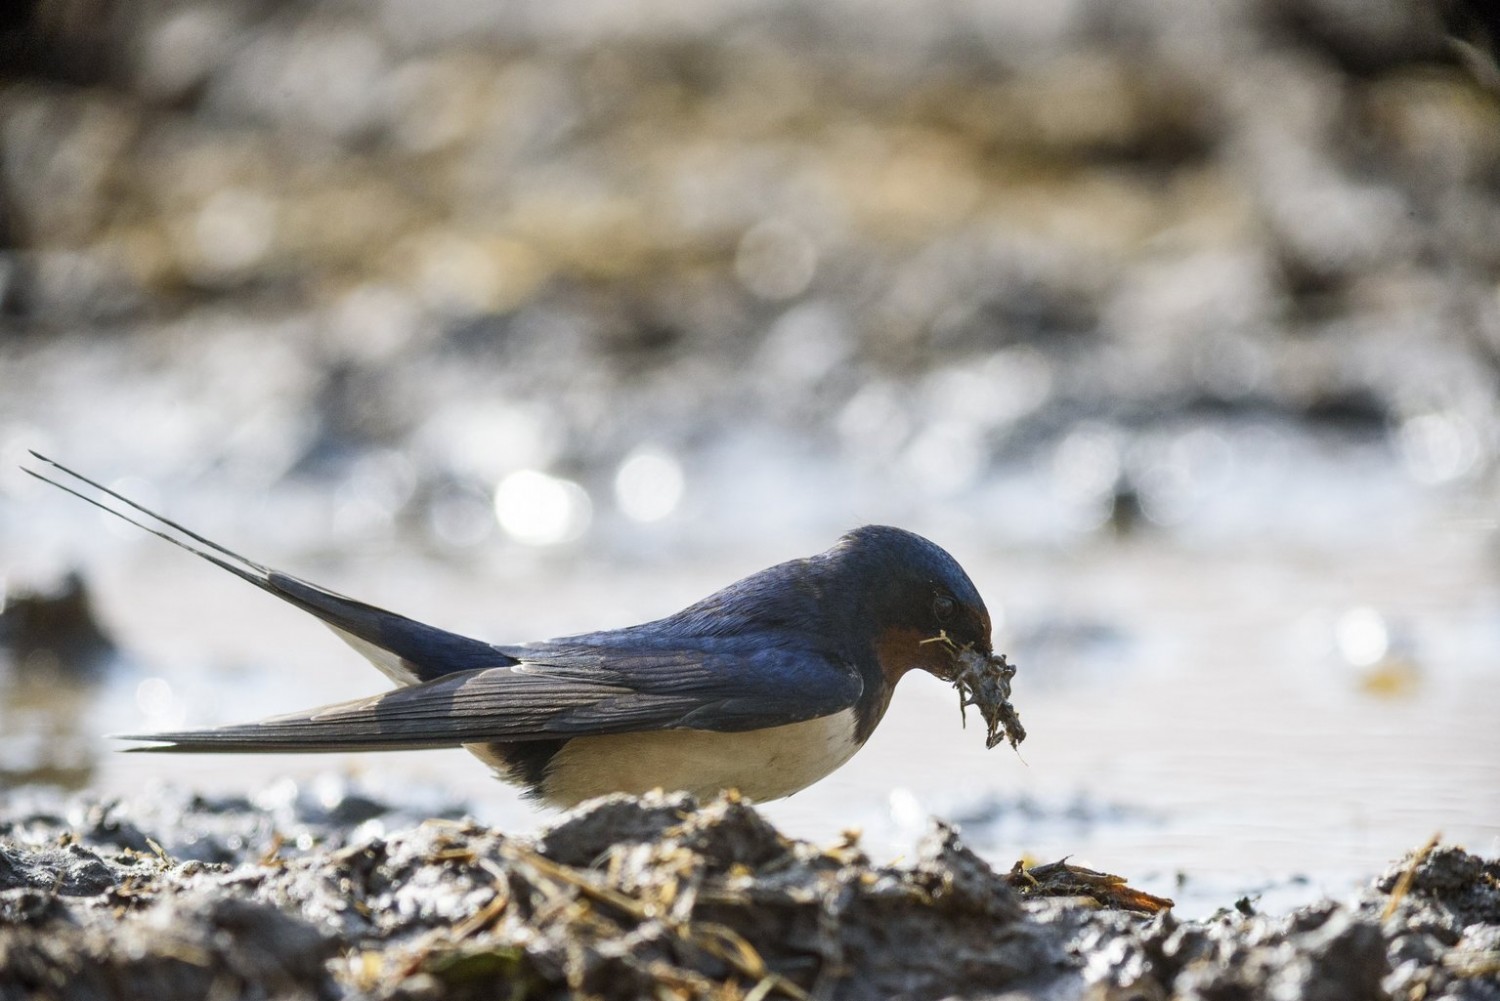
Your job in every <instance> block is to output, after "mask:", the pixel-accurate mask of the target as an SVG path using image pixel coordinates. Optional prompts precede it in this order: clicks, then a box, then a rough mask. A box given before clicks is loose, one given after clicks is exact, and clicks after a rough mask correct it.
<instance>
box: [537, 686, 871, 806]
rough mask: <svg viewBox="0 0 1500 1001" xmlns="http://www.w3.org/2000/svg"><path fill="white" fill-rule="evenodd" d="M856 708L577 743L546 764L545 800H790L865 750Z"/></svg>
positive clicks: (561, 802) (581, 739) (580, 739)
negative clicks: (666, 796) (782, 721)
mask: <svg viewBox="0 0 1500 1001" xmlns="http://www.w3.org/2000/svg"><path fill="white" fill-rule="evenodd" d="M855 729H856V718H855V713H854V711H853V710H852V709H850V710H845V711H843V712H839V713H834V714H833V715H831V716H824V717H821V718H819V719H813V720H806V721H804V722H801V723H789V724H786V725H785V726H775V727H768V728H766V729H764V730H749V731H746V732H743V733H717V732H713V731H709V730H657V731H653V732H649V733H623V734H609V735H605V736H599V737H575V738H574V739H572V740H570V741H568V742H567V743H566V744H565V745H564V746H563V747H562V748H561V749H560V750H559V751H558V752H557V754H556V755H555V756H554V757H553V759H552V761H551V762H550V763H549V764H548V765H547V771H546V778H545V779H544V781H543V783H542V789H541V793H542V798H543V799H545V800H547V801H548V802H550V803H554V804H556V805H559V806H571V805H573V804H575V803H579V802H582V801H583V800H585V799H589V798H591V797H593V796H602V795H604V794H606V793H612V792H631V793H643V792H647V791H649V790H651V789H656V788H662V789H666V790H668V791H671V790H677V789H685V790H687V791H688V792H691V793H693V794H694V795H696V796H699V797H700V798H703V797H709V796H713V795H716V794H717V793H719V792H721V791H723V790H725V789H738V790H739V791H740V792H742V793H744V794H745V795H746V796H748V797H750V798H751V799H754V800H757V801H759V802H765V801H766V800H772V799H779V798H781V797H782V796H789V795H791V794H792V793H794V792H796V791H797V790H799V789H802V788H805V787H806V786H809V785H811V784H812V783H814V782H816V781H817V780H818V779H820V778H822V777H823V776H825V775H827V774H828V773H829V772H831V771H833V770H834V769H835V768H838V767H839V766H840V765H842V764H843V763H844V762H846V761H848V760H849V758H850V757H851V756H852V755H853V754H854V752H855V751H857V750H859V747H860V744H861V743H863V741H861V740H859V739H857V738H856V735H855Z"/></svg>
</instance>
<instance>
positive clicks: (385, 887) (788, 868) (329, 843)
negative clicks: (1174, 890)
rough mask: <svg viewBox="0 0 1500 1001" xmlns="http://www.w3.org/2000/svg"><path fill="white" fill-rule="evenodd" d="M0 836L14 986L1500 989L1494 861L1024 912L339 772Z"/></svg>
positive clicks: (791, 851) (720, 831)
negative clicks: (521, 816) (445, 803)
mask: <svg viewBox="0 0 1500 1001" xmlns="http://www.w3.org/2000/svg"><path fill="white" fill-rule="evenodd" d="M0 816H3V820H0V998H3V999H5V1001H11V999H13V998H14V999H20V998H68V999H80V1001H81V999H104V998H146V997H149V998H155V999H170V998H208V997H213V998H219V997H223V998H229V997H244V998H347V997H374V998H411V999H417V998H439V997H442V998H469V997H473V998H481V997H482V998H550V997H563V996H579V995H583V996H590V997H602V998H638V997H659V998H675V997H683V998H689V997H691V998H697V997H704V998H707V997H714V998H738V997H753V998H756V999H761V998H770V997H789V998H802V997H819V998H942V997H966V998H995V997H1023V996H1024V997H1046V998H1072V997H1099V998H1142V999H1148V998H1164V997H1182V998H1204V999H1238V998H1251V997H1273V998H1308V999H1345V998H1349V999H1353V998H1377V997H1393V998H1413V999H1416V998H1466V999H1496V998H1500V860H1494V859H1490V860H1486V859H1481V858H1478V857H1476V856H1474V855H1470V854H1468V853H1466V852H1465V851H1464V850H1462V849H1461V848H1458V847H1453V846H1439V847H1431V846H1429V847H1428V848H1427V849H1425V850H1422V851H1419V852H1416V853H1413V855H1412V856H1411V857H1408V858H1407V859H1404V860H1400V861H1398V862H1396V863H1395V864H1393V865H1392V867H1391V868H1390V870H1389V871H1388V872H1386V873H1385V874H1384V875H1382V876H1380V877H1378V878H1376V879H1374V880H1373V881H1372V882H1371V883H1370V885H1369V886H1368V887H1367V888H1366V889H1365V890H1364V891H1363V892H1362V893H1361V894H1360V895H1359V896H1358V898H1357V899H1354V900H1352V901H1345V902H1336V901H1324V902H1321V903H1317V904H1314V905H1312V906H1308V907H1304V908H1301V909H1298V910H1296V911H1294V912H1292V913H1290V914H1285V915H1274V916H1273V915H1262V914H1257V913H1255V910H1254V908H1253V906H1252V905H1250V904H1249V903H1248V902H1243V901H1242V902H1240V903H1239V905H1238V906H1236V904H1235V902H1234V901H1226V902H1225V903H1226V907H1225V909H1224V910H1223V911H1222V912H1221V913H1220V914H1218V915H1216V916H1214V917H1213V918H1211V919H1209V920H1204V921H1187V920H1178V919H1176V918H1174V917H1173V915H1172V914H1171V912H1170V911H1167V912H1162V913H1159V914H1156V915H1154V916H1151V915H1142V914H1133V913H1127V912H1123V911H1118V910H1111V909H1106V908H1101V907H1100V906H1099V905H1098V904H1097V903H1095V902H1093V901H1091V900H1088V899H1080V898H1052V899H1034V898H1027V897H1023V896H1022V895H1021V894H1019V893H1018V892H1017V891H1016V890H1015V889H1013V888H1012V885H1011V882H1010V880H1008V879H1007V878H1006V875H1005V874H1003V873H998V872H996V871H995V870H993V869H992V868H990V866H989V865H988V864H987V863H985V862H984V861H983V860H981V859H980V858H979V857H978V856H977V855H975V854H974V853H973V852H972V851H970V850H969V849H968V848H967V847H965V845H964V842H963V837H962V833H961V832H960V831H958V830H956V829H954V828H952V827H950V826H947V825H944V824H941V823H935V825H934V828H933V830H932V831H931V833H930V834H929V836H928V837H927V838H926V840H925V841H924V842H923V843H922V845H921V847H920V848H919V850H918V852H917V853H916V856H915V858H913V859H910V860H907V861H904V862H900V863H896V864H876V863H873V862H872V861H871V860H870V859H869V858H868V857H866V855H865V854H864V853H863V852H862V851H861V850H860V848H859V847H858V844H857V843H856V842H855V841H854V840H852V839H851V840H848V841H846V842H845V843H841V844H835V845H831V846H826V845H825V846H818V845H813V844H809V843H807V842H802V841H796V840H792V839H789V838H786V837H784V836H783V835H781V834H780V833H778V832H777V831H776V830H775V829H774V828H773V827H772V826H771V825H770V824H769V823H768V822H767V821H766V820H764V819H763V818H762V817H761V816H760V815H759V814H758V813H757V811H756V810H755V809H754V808H753V807H751V806H749V805H748V804H744V803H741V802H739V801H736V800H733V799H729V800H720V801H717V802H713V803H708V804H703V805H699V804H696V803H694V802H693V801H692V800H690V799H688V798H686V797H683V796H674V797H661V796H655V797H646V798H643V799H634V798H628V797H615V798H611V799H606V800H601V801H598V802H596V803H594V804H592V805H590V806H586V807H584V808H581V809H580V810H578V811H575V812H573V813H570V814H567V815H564V816H562V817H561V818H559V819H558V821H557V822H556V823H555V824H553V825H552V826H551V827H549V828H547V829H545V830H543V831H542V832H541V833H539V834H538V835H536V836H535V837H518V836H509V835H507V834H505V833H504V832H501V831H497V830H492V829H488V828H485V827H482V826H479V825H477V824H475V823H473V822H471V821H468V820H466V819H464V818H462V817H461V816H456V815H455V816H446V817H436V818H427V819H421V818H419V817H417V816H415V815H413V814H410V813H406V812H403V811H402V810H401V809H399V808H396V807H393V806H391V805H389V804H386V803H381V802H377V801H375V800H374V799H372V798H370V797H368V796H366V795H363V794H361V793H359V792H358V791H355V790H352V789H350V788H348V787H343V786H339V785H338V784H337V783H329V784H325V786H324V787H322V788H321V789H320V790H316V791H313V790H302V791H301V792H300V793H299V794H298V795H295V796H289V797H282V798H281V800H280V801H279V802H278V803H277V804H275V805H272V804H269V803H261V804H256V803H252V802H250V801H248V800H245V799H226V800H217V801H216V800H208V799H204V798H201V797H193V798H179V797H178V794H173V793H161V794H152V795H147V796H143V797H140V798H138V799H135V800H133V801H131V802H129V803H125V802H113V803H111V802H99V801H97V800H91V799H89V798H88V797H86V796H85V797H75V798H72V799H65V798H63V797H61V796H52V795H50V794H45V793H37V792H35V791H30V792H26V793H24V794H17V795H13V796H11V798H10V799H9V800H8V801H7V802H6V803H5V805H4V810H3V814H0Z"/></svg>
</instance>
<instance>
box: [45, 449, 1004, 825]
mask: <svg viewBox="0 0 1500 1001" xmlns="http://www.w3.org/2000/svg"><path fill="white" fill-rule="evenodd" d="M31 454H32V455H33V456H34V458H35V459H36V460H38V461H39V462H41V463H43V464H45V467H44V468H45V472H39V471H37V470H34V469H31V468H29V467H23V468H25V470H26V472H28V473H30V474H31V475H33V476H36V477H37V478H38V479H41V480H43V481H45V482H47V483H50V484H52V485H53V486H55V487H58V488H59V489H61V490H64V491H66V492H68V493H70V494H73V495H74V496H75V497H79V498H81V499H83V500H85V501H87V502H88V503H90V504H93V505H95V506H96V507H100V508H102V509H104V510H106V511H109V512H110V513H112V514H114V515H117V516H118V517H120V518H123V519H124V520H126V521H128V522H130V523H131V524H133V525H135V526H137V527H138V528H141V529H143V530H144V531H146V532H149V533H151V534H153V535H156V536H158V537H160V538H162V539H165V540H167V541H168V542H171V543H172V544H174V545H176V546H179V547H181V548H182V549H185V550H187V551H188V552H190V553H193V554H194V555H196V556H198V557H200V558H202V559H204V560H207V561H208V562H210V563H212V564H214V565H216V566H218V567H220V568H222V569H224V570H226V571H228V572H229V573H232V574H234V575H235V576H236V577H239V578H240V579H242V580H245V581H248V582H249V583H251V584H253V585H255V586H256V587H258V588H260V589H261V590H263V591H266V592H268V593H269V594H272V595H274V596H276V597H277V598H280V599H281V600H282V601H285V602H287V603H288V604H290V605H292V606H294V607H296V608H299V609H301V610H302V611H304V612H306V613H308V614H311V615H313V616H314V617H316V618H318V619H320V620H321V621H322V622H323V623H324V624H325V625H326V626H328V627H329V628H330V629H332V630H333V632H334V633H335V634H336V635H337V636H339V637H340V638H341V639H342V640H344V641H345V642H346V643H347V644H348V645H349V646H351V647H353V648H354V649H355V650H356V651H357V652H358V653H360V654H362V655H363V656H364V657H365V658H366V659H367V660H368V661H369V662H370V663H371V664H372V665H374V666H375V667H376V668H377V669H378V670H379V671H380V672H381V673H383V674H384V675H385V676H386V677H387V678H388V679H390V680H391V681H392V682H394V683H395V685H396V687H395V688H394V689H392V690H389V691H386V692H384V693H382V694H378V695H374V696H367V697H363V698H357V699H353V700H350V701H346V702H339V703H336V704H332V705H327V706H323V707H320V708H316V709H310V710H307V711H303V712H296V713H290V714H287V715H281V716H274V717H270V718H267V719H263V720H260V721H257V722H250V723H242V724H232V725H226V726H218V727H213V728H208V729H197V730H177V731H169V732H162V733H146V734H126V735H121V737H120V739H122V740H130V741H137V742H142V743H145V746H135V747H131V748H128V750H132V751H148V752H246V753H274V752H319V751H329V752H332V751H382V750H409V749H417V748H448V747H464V748H466V749H467V750H468V751H470V752H471V753H472V754H473V755H474V756H475V757H477V758H479V759H480V760H481V761H482V762H484V763H485V764H487V765H488V766H489V767H490V768H491V769H492V770H493V772H494V774H495V776H496V777H497V778H499V779H501V780H503V781H505V782H508V783H510V784H512V785H515V786H518V787H520V789H521V790H522V792H523V793H524V794H525V795H526V796H527V797H529V798H531V799H533V800H536V801H539V802H540V803H541V804H544V805H547V806H551V807H556V808H568V807H572V806H575V805H577V804H579V803H582V802H584V801H585V800H589V799H592V798H595V797H597V796H602V795H607V794H610V793H617V792H623V793H634V794H643V793H645V792H648V791H650V790H653V789H663V790H668V791H673V790H685V791H687V792H689V793H691V794H693V795H694V796H696V797H698V798H700V799H705V798H708V797H712V796H715V795H718V794H720V793H722V792H725V791H728V790H737V791H738V793H739V794H740V795H742V796H744V797H747V798H748V799H750V800H752V801H755V802H766V801H769V800H775V799H779V798H782V797H784V796H789V795H791V794H792V793H795V792H797V791H799V790H801V789H804V788H806V787H807V786H809V785H811V784H813V783H814V782H817V781H818V780H820V779H822V778H823V777H825V776H826V775H828V774H829V773H831V772H832V771H834V770H835V769H837V768H839V767H840V766H841V765H843V764H844V763H845V762H846V761H848V760H849V758H850V757H851V756H852V755H853V754H854V753H855V752H856V751H858V750H859V749H860V747H862V746H863V745H864V744H865V742H866V741H867V740H869V738H870V735H871V734H872V733H873V732H874V730H875V728H876V726H877V725H878V724H879V723H880V721H881V718H882V717H883V716H884V715H885V712H886V709H887V707H888V706H889V705H890V702H891V697H892V694H893V692H894V690H895V687H896V684H897V682H899V681H900V680H901V678H902V677H903V676H904V675H906V674H907V673H908V672H910V671H914V670H915V671H926V672H928V673H930V674H932V675H935V676H936V677H938V678H940V679H943V680H947V681H954V680H955V678H956V677H957V671H958V664H957V658H956V653H955V651H957V650H959V649H967V650H971V651H974V652H977V653H978V654H979V655H981V656H983V657H985V658H989V657H990V656H991V655H992V646H991V620H990V614H989V611H988V610H987V608H986V607H985V603H984V601H983V599H982V598H981V597H980V595H979V592H978V590H977V589H976V588H975V586H974V583H973V581H971V580H970V578H969V575H968V574H967V573H965V572H964V570H963V568H962V567H961V566H959V564H958V562H957V561H956V560H955V559H954V558H953V557H952V556H951V555H949V553H948V552H947V551H946V550H944V549H942V548H941V547H940V546H938V545H937V544H935V543H933V542H931V541H929V540H928V539H926V538H923V537H922V536H920V535H917V534H915V533H913V532H910V531H906V530H904V529H901V528H895V527H890V526H884V525H866V526H864V527H861V528H856V529H854V530H853V531H850V532H848V533H846V534H844V535H843V536H842V537H840V538H839V539H838V541H837V542H835V544H834V545H833V546H832V547H831V548H829V549H828V550H826V551H824V552H822V553H818V554H816V555H813V556H808V557H804V558H800V559H792V560H789V561H787V562H783V563H778V564H776V565H774V566H771V567H768V568H767V569H765V570H761V571H759V572H757V573H753V574H751V575H749V576H748V577H745V578H743V579H742V580H739V581H736V582H735V583H732V584H730V585H728V586H727V587H725V588H723V589H722V590H719V591H717V592H715V593H713V594H710V595H709V596H708V597H706V598H703V599H702V600H700V601H697V602H695V603H693V604H691V605H688V606H687V607H686V608H683V609H682V610H681V611H678V612H675V613H673V614H671V615H668V616H666V617H664V618H660V619H655V620H653V621H649V622H644V623H641V624H639V625H632V626H627V627H624V628H616V629H609V630H603V631H598V632H590V633H582V634H579V635H573V636H563V637H559V638H555V639H546V640H540V641H535V642H524V643H519V644H499V643H490V642H486V641H484V640H480V639H473V638H470V637H468V636H463V635H459V634H457V633H453V632H449V631H447V630H444V629H440V628H438V627H436V626H431V625H427V624H425V623H423V622H418V621H416V620H414V619H411V618H407V617H406V616H403V615H399V614H397V613H395V612H390V611H386V610H385V609H383V608H378V607H376V606H374V605H370V604H367V603H365V602H362V601H358V600H355V599H353V598H349V597H345V596H344V595H341V594H338V593H336V592H334V591H331V590H329V589H327V588H324V587H320V586H318V585H316V584H313V583H310V582H309V581H306V580H303V579H301V578H299V577H295V576H292V575H291V574H288V573H283V572H282V571H279V570H275V569H272V568H271V567H268V566H265V565H263V564H261V563H257V562H255V561H254V560H251V559H248V558H247V557H244V556H241V555H240V554H238V553H236V552H233V551H231V550H229V549H227V548H225V547H224V546H221V545H219V544H218V543H216V542H212V541H210V540H209V539H207V538H205V537H204V536H202V535H199V534H197V533H196V532H193V531H191V530H189V529H187V528H184V527H183V526H181V525H179V524H177V523H176V522H174V521H171V520H169V519H167V518H166V517H164V516H163V515H160V514H157V513H156V512H154V511H151V510H149V509H148V508H146V507H143V506H142V505H140V504H138V503H136V502H135V501H132V500H130V499H129V498H127V497H124V496H122V495H121V494H119V493H116V492H115V491H113V490H111V489H109V488H108V487H105V486H103V485H102V484H100V483H97V482H95V481H94V480H91V479H89V478H87V477H86V476H84V475H82V474H81V473H78V472H76V471H74V470H72V469H69V468H68V467H67V466H64V465H62V464H61V463H59V462H56V461H54V460H52V459H49V458H47V457H46V456H43V455H41V454H39V453H36V452H32V453H31ZM91 491H92V492H96V493H97V495H95V493H91ZM101 497H102V499H101ZM1001 662H1002V663H1003V659H1002V661H1001ZM961 691H962V689H961ZM146 742H149V743H146Z"/></svg>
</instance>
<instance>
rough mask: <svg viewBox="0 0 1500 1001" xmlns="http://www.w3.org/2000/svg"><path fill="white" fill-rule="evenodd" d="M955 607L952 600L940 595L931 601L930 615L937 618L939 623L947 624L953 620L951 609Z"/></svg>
mask: <svg viewBox="0 0 1500 1001" xmlns="http://www.w3.org/2000/svg"><path fill="white" fill-rule="evenodd" d="M955 607H957V606H956V605H955V604H954V603H953V599H952V598H950V597H948V596H947V595H946V594H940V595H938V596H937V597H936V598H933V599H932V614H933V615H936V616H937V619H938V621H939V622H947V621H948V620H949V619H951V618H953V609H954V608H955Z"/></svg>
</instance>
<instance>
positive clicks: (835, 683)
mask: <svg viewBox="0 0 1500 1001" xmlns="http://www.w3.org/2000/svg"><path fill="white" fill-rule="evenodd" d="M503 649H505V650H506V652H508V653H510V654H512V655H513V656H515V657H516V659H517V662H516V663H514V664H510V665H506V666H501V667H492V668H484V669H480V670H472V671H462V672H458V673H455V674H449V675H446V676H444V677H441V678H438V679H436V680H434V681H429V682H426V683H424V684H419V685H413V686H411V687H407V688H398V689H396V690H394V691H391V692H386V693H384V694H382V695H377V696H372V697H369V698H363V699H356V700H354V701H351V702H343V703H339V704H336V705H331V706H325V707H323V708H321V709H315V710H312V711H309V712H306V713H295V714H291V715H287V716H277V717H273V718H271V719H266V720H262V721H260V722H256V723H245V724H240V725H234V726H225V727H218V728H214V729H209V730H189V731H181V732H173V733H157V734H141V735H130V736H127V737H125V738H124V739H127V740H144V741H153V742H156V744H157V746H150V747H138V748H132V750H137V751H193V752H204V751H225V752H230V751H234V752H245V751H257V752H289V751H295V752H313V751H377V750H403V749H416V748H435V747H455V746H458V745H460V744H469V743H484V742H490V741H518V740H546V739H555V738H558V737H572V736H583V735H593V734H605V733H629V732H638V731H643V730H668V729H697V730H720V731H739V730H753V729H759V728H761V727H767V726H778V725H781V724H784V723H793V722H797V721H799V720H806V719H813V718H815V717H819V716H826V715H829V714H831V713H835V712H838V711H840V710H843V709H847V708H849V707H850V706H852V705H854V703H855V701H856V700H857V699H858V698H859V695H860V692H861V691H862V688H863V685H862V683H861V681H860V679H859V676H858V674H857V673H856V672H855V671H854V670H853V669H852V668H851V667H847V666H845V665H841V664H839V663H837V662H835V661H834V660H832V659H830V658H827V657H824V656H821V655H818V654H814V653H809V652H806V651H799V650H796V649H793V648H788V647H773V648H753V647H750V646H749V645H748V644H726V643H722V642H717V643H714V644H712V645H710V646H707V647H705V646H703V645H699V644H696V643H693V644H690V645H687V646H680V647H669V648H662V647H657V648H655V649H649V648H648V649H642V648H641V647H640V646H639V645H638V644H636V643H634V642H631V641H630V639H629V638H628V637H622V640H621V644H620V646H618V647H611V646H601V645H592V644H591V645H587V646H578V645H561V646H549V645H546V644H542V645H537V646H526V647H508V648H503Z"/></svg>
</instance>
